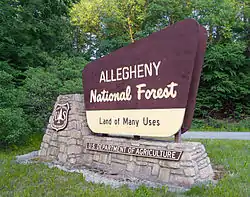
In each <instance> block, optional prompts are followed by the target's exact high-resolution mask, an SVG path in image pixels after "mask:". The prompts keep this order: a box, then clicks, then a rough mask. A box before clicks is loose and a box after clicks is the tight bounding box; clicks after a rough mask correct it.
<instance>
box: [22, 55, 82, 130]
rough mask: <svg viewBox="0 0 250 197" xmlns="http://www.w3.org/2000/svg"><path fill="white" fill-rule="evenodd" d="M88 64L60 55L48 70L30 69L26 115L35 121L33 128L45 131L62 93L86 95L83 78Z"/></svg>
mask: <svg viewBox="0 0 250 197" xmlns="http://www.w3.org/2000/svg"><path fill="white" fill-rule="evenodd" d="M85 64H86V61H85V60H84V59H83V58H81V57H73V58H69V57H68V56H60V57H58V58H56V59H54V62H53V65H52V66H50V67H48V68H41V67H39V68H30V69H29V70H27V71H26V72H25V74H26V76H27V78H26V79H25V81H24V83H25V84H24V85H23V86H22V88H21V89H22V91H23V92H25V93H26V100H25V103H24V106H23V108H24V110H25V112H26V113H27V114H28V115H29V116H30V117H32V118H33V121H32V124H35V125H34V126H33V127H34V128H36V127H37V128H38V129H41V128H42V127H43V126H44V125H45V122H46V121H48V117H49V115H50V114H51V112H52V110H53V106H54V103H55V101H56V97H57V96H58V95H60V94H69V93H82V76H81V70H82V69H83V67H84V65H85Z"/></svg>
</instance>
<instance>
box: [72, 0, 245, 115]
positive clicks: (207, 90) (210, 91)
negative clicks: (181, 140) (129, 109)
mask: <svg viewBox="0 0 250 197" xmlns="http://www.w3.org/2000/svg"><path fill="white" fill-rule="evenodd" d="M185 18H194V19H196V20H197V21H198V22H199V23H200V24H202V25H203V26H205V27H206V29H207V32H208V48H207V52H206V57H205V63H204V69H203V73H202V78H201V83H200V88H199V93H198V98H197V107H196V113H195V115H196V117H199V118H208V117H210V116H211V117H214V118H233V119H240V118H244V117H246V116H249V114H250V106H249V102H248V101H249V99H250V89H249V85H250V80H249V79H250V69H249V66H248V65H249V54H250V51H249V49H250V48H249V40H250V39H249V35H250V34H249V24H250V23H249V3H248V1H236V0H223V1H218V2H217V1H213V0H199V1H198V0H191V1H181V0H150V1H144V0H140V1H138V0H137V1H135V0H126V1H118V0H94V1H88V0H80V1H79V3H78V4H75V5H74V6H73V8H72V9H71V20H72V22H73V24H74V25H75V26H76V27H77V28H78V33H77V34H76V35H75V37H76V39H77V40H79V42H78V43H76V45H77V46H79V47H80V49H81V50H85V51H88V54H91V55H92V56H94V57H97V58H98V57H101V56H103V55H105V54H108V53H110V52H112V51H114V50H116V49H118V48H120V47H122V46H125V45H127V44H128V43H131V42H133V40H137V39H140V38H142V37H145V36H148V35H149V34H151V33H152V32H155V31H158V30H160V29H162V28H165V27H166V26H168V25H171V24H173V23H175V22H177V21H179V20H182V19H185ZM90 38H91V39H90ZM80 40H82V41H83V42H84V41H86V40H88V41H90V44H89V43H88V44H87V45H85V44H81V43H80Z"/></svg>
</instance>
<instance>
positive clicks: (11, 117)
mask: <svg viewBox="0 0 250 197" xmlns="http://www.w3.org/2000/svg"><path fill="white" fill-rule="evenodd" d="M30 131H31V129H30V127H29V124H28V123H27V121H26V115H25V114H24V112H23V110H22V109H20V108H15V109H11V108H4V109H1V108H0V147H3V146H7V145H13V144H23V143H24V141H25V138H26V137H27V136H28V135H29V134H30Z"/></svg>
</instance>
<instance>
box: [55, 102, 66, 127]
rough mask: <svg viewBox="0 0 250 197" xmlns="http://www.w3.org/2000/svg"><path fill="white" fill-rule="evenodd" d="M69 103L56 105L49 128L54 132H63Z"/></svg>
mask: <svg viewBox="0 0 250 197" xmlns="http://www.w3.org/2000/svg"><path fill="white" fill-rule="evenodd" d="M68 113H69V103H64V104H57V105H56V107H55V111H54V114H53V120H52V123H51V127H52V128H53V129H55V130H56V131H59V130H63V129H64V128H65V127H66V126H67V124H68Z"/></svg>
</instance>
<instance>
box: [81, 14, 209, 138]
mask: <svg viewBox="0 0 250 197" xmlns="http://www.w3.org/2000/svg"><path fill="white" fill-rule="evenodd" d="M206 38H207V35H206V31H205V29H204V27H202V26H200V25H199V24H198V23H197V22H196V21H195V20H192V19H187V20H184V21H180V22H178V23H176V24H174V25H172V26H169V27H167V28H165V29H163V30H161V31H159V32H156V33H153V34H151V35H150V36H148V37H146V38H144V39H141V40H138V41H136V42H135V43H132V44H130V45H128V46H126V47H123V48H120V49H119V50H117V51H115V52H113V53H110V54H109V55H107V56H104V57H102V58H100V59H98V60H96V61H93V62H91V63H89V64H88V65H86V67H85V68H84V70H83V86H84V100H85V108H86V115H87V122H88V125H89V128H90V129H91V130H92V131H93V132H95V133H107V134H120V135H123V134H124V135H140V136H157V137H167V136H171V135H173V134H175V133H176V132H178V131H179V130H182V132H185V131H187V130H188V129H189V127H190V125H191V121H192V117H193V112H194V107H195V100H196V94H197V89H198V84H199V78H200V73H201V68H202V63H203V57H204V53H205V48H206Z"/></svg>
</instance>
